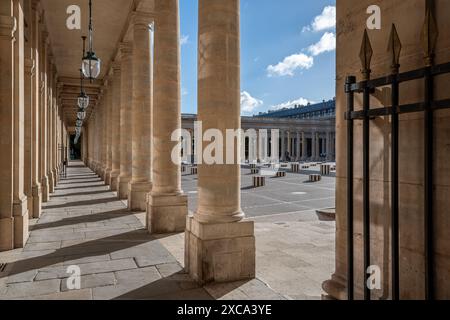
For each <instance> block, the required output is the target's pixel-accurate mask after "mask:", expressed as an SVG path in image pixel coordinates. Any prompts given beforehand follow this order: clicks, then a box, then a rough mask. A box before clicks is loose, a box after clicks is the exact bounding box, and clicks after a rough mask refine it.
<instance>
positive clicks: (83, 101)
mask: <svg viewBox="0 0 450 320" xmlns="http://www.w3.org/2000/svg"><path fill="white" fill-rule="evenodd" d="M78 107H79V108H80V109H82V110H83V111H84V110H86V109H87V107H89V96H88V95H87V94H86V93H84V92H81V94H80V95H79V96H78Z"/></svg>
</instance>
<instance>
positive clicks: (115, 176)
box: [110, 62, 121, 191]
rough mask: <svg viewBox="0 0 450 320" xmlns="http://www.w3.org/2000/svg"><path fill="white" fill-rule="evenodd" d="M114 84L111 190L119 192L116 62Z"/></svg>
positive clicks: (118, 110)
mask: <svg viewBox="0 0 450 320" xmlns="http://www.w3.org/2000/svg"><path fill="white" fill-rule="evenodd" d="M113 73H114V74H113V82H112V93H111V108H112V114H111V120H112V121H111V127H112V130H111V137H112V139H111V157H112V158H111V162H112V167H111V169H112V171H111V184H110V187H111V190H112V191H117V189H118V181H119V175H120V104H121V101H120V89H121V85H120V78H121V74H120V73H121V71H120V63H118V62H116V63H114V65H113Z"/></svg>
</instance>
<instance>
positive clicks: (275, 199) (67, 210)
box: [0, 162, 335, 300]
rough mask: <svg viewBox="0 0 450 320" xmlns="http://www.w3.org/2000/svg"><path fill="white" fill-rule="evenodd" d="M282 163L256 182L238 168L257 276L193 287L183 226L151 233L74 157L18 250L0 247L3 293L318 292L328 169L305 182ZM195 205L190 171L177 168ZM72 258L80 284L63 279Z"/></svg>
mask: <svg viewBox="0 0 450 320" xmlns="http://www.w3.org/2000/svg"><path fill="white" fill-rule="evenodd" d="M316 170H318V167H311V171H303V172H301V173H290V172H287V174H286V177H282V178H267V183H266V186H265V187H261V188H253V187H252V175H251V174H250V170H249V169H248V168H243V169H242V178H241V181H242V182H241V184H242V207H243V211H244V212H245V213H246V218H247V219H249V220H253V221H254V222H255V236H256V278H255V279H253V280H249V281H240V282H232V283H227V284H221V283H214V284H209V285H206V286H203V287H202V286H199V285H198V284H197V282H195V281H193V280H192V279H191V278H190V277H189V275H188V274H186V273H185V272H184V271H183V266H184V233H177V234H170V235H163V236H156V235H149V234H148V231H147V229H146V228H145V226H146V221H145V220H146V214H145V212H142V213H131V212H130V211H129V210H128V209H127V204H126V201H122V200H118V199H117V196H116V194H115V193H114V192H112V191H110V190H109V187H108V186H106V185H105V184H104V182H103V181H102V180H101V179H100V178H99V177H98V176H97V175H96V174H95V173H93V172H92V171H91V170H90V169H89V168H86V167H85V166H84V164H83V163H82V162H71V163H70V166H69V168H68V172H67V176H66V177H64V176H63V177H61V181H60V182H59V184H58V185H57V187H56V189H55V193H54V194H53V195H52V196H51V198H50V201H49V202H48V203H46V204H45V205H44V207H43V214H42V216H41V218H39V219H35V220H31V227H30V230H31V234H30V238H29V240H28V242H27V244H26V245H25V247H24V248H23V249H17V250H13V251H8V252H3V253H0V263H2V268H1V273H0V297H1V299H82V300H89V299H95V300H104V299H233V300H240V299H245V300H249V299H251V300H254V299H257V300H258V299H261V300H284V299H294V300H297V299H321V298H322V295H323V294H324V292H323V290H322V288H321V284H322V282H324V281H325V280H327V279H328V277H329V276H330V274H331V273H333V270H334V261H335V257H334V249H335V248H334V246H335V245H334V242H335V223H334V220H333V219H332V218H329V217H328V216H326V215H318V214H317V212H316V210H318V209H326V208H332V207H334V201H335V198H334V194H335V178H334V177H332V176H330V177H323V178H322V181H321V182H317V183H309V182H307V180H308V175H307V174H308V173H311V172H315V171H316ZM182 186H183V190H184V191H185V192H186V193H187V194H188V196H189V209H190V211H191V212H192V211H194V210H195V208H196V198H197V193H196V190H197V176H196V175H191V174H190V173H189V172H187V173H185V174H183V176H182ZM69 266H77V267H79V270H80V272H81V287H80V288H79V289H76V290H70V289H69V288H68V286H67V285H68V281H67V280H68V278H69V277H70V276H71V274H70V273H68V267H69Z"/></svg>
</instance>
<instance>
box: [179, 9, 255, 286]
mask: <svg viewBox="0 0 450 320" xmlns="http://www.w3.org/2000/svg"><path fill="white" fill-rule="evenodd" d="M239 3H240V2H239V0H227V1H210V0H199V42H198V43H199V47H198V93H199V97H198V119H199V121H202V125H203V130H208V129H212V128H214V129H217V130H219V131H221V132H222V134H223V136H224V137H226V130H227V129H230V130H239V129H240V128H241V123H240V117H241V110H240V31H239V12H240V5H239ZM234 140H235V141H234V142H235V144H234V149H232V150H228V151H231V152H232V154H234V157H235V163H234V164H212V165H207V164H200V165H199V167H198V192H199V193H198V209H197V211H196V212H195V214H194V216H193V217H189V218H188V220H187V226H186V237H185V241H186V250H185V254H186V257H185V268H186V270H187V271H188V272H189V274H190V275H191V276H192V277H193V279H195V280H196V281H198V282H199V283H207V282H222V281H235V280H241V279H249V278H253V277H254V276H255V238H254V225H253V222H251V221H242V219H243V218H244V213H243V212H242V209H241V189H240V182H241V181H240V173H241V172H240V159H239V153H240V142H241V141H240V138H239V137H238V138H237V139H234ZM203 146H204V147H206V146H207V143H206V142H203ZM226 151H227V150H226V148H225V146H224V154H226Z"/></svg>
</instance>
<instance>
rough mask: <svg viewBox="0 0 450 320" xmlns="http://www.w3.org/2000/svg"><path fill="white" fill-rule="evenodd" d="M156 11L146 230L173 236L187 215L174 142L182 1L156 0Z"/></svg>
mask: <svg viewBox="0 0 450 320" xmlns="http://www.w3.org/2000/svg"><path fill="white" fill-rule="evenodd" d="M155 11H156V12H157V16H156V21H155V51H154V52H155V78H154V102H153V103H154V104H153V119H152V120H153V126H152V130H153V154H152V156H153V163H152V168H153V181H152V182H153V186H152V192H151V193H150V194H149V197H148V205H147V227H148V230H149V231H150V232H151V233H173V232H180V231H184V230H185V227H186V216H187V214H188V207H187V205H188V203H187V196H186V195H185V194H184V193H183V191H182V190H181V167H180V163H175V162H174V160H179V161H180V162H181V152H180V159H172V151H173V150H174V148H176V147H177V145H179V143H181V135H180V141H172V140H171V138H172V137H171V136H172V133H173V132H175V131H176V130H179V129H181V93H180V92H181V85H180V71H181V70H180V18H179V2H178V0H156V1H155ZM169 52H170V54H168V53H169ZM180 151H181V150H180Z"/></svg>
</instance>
